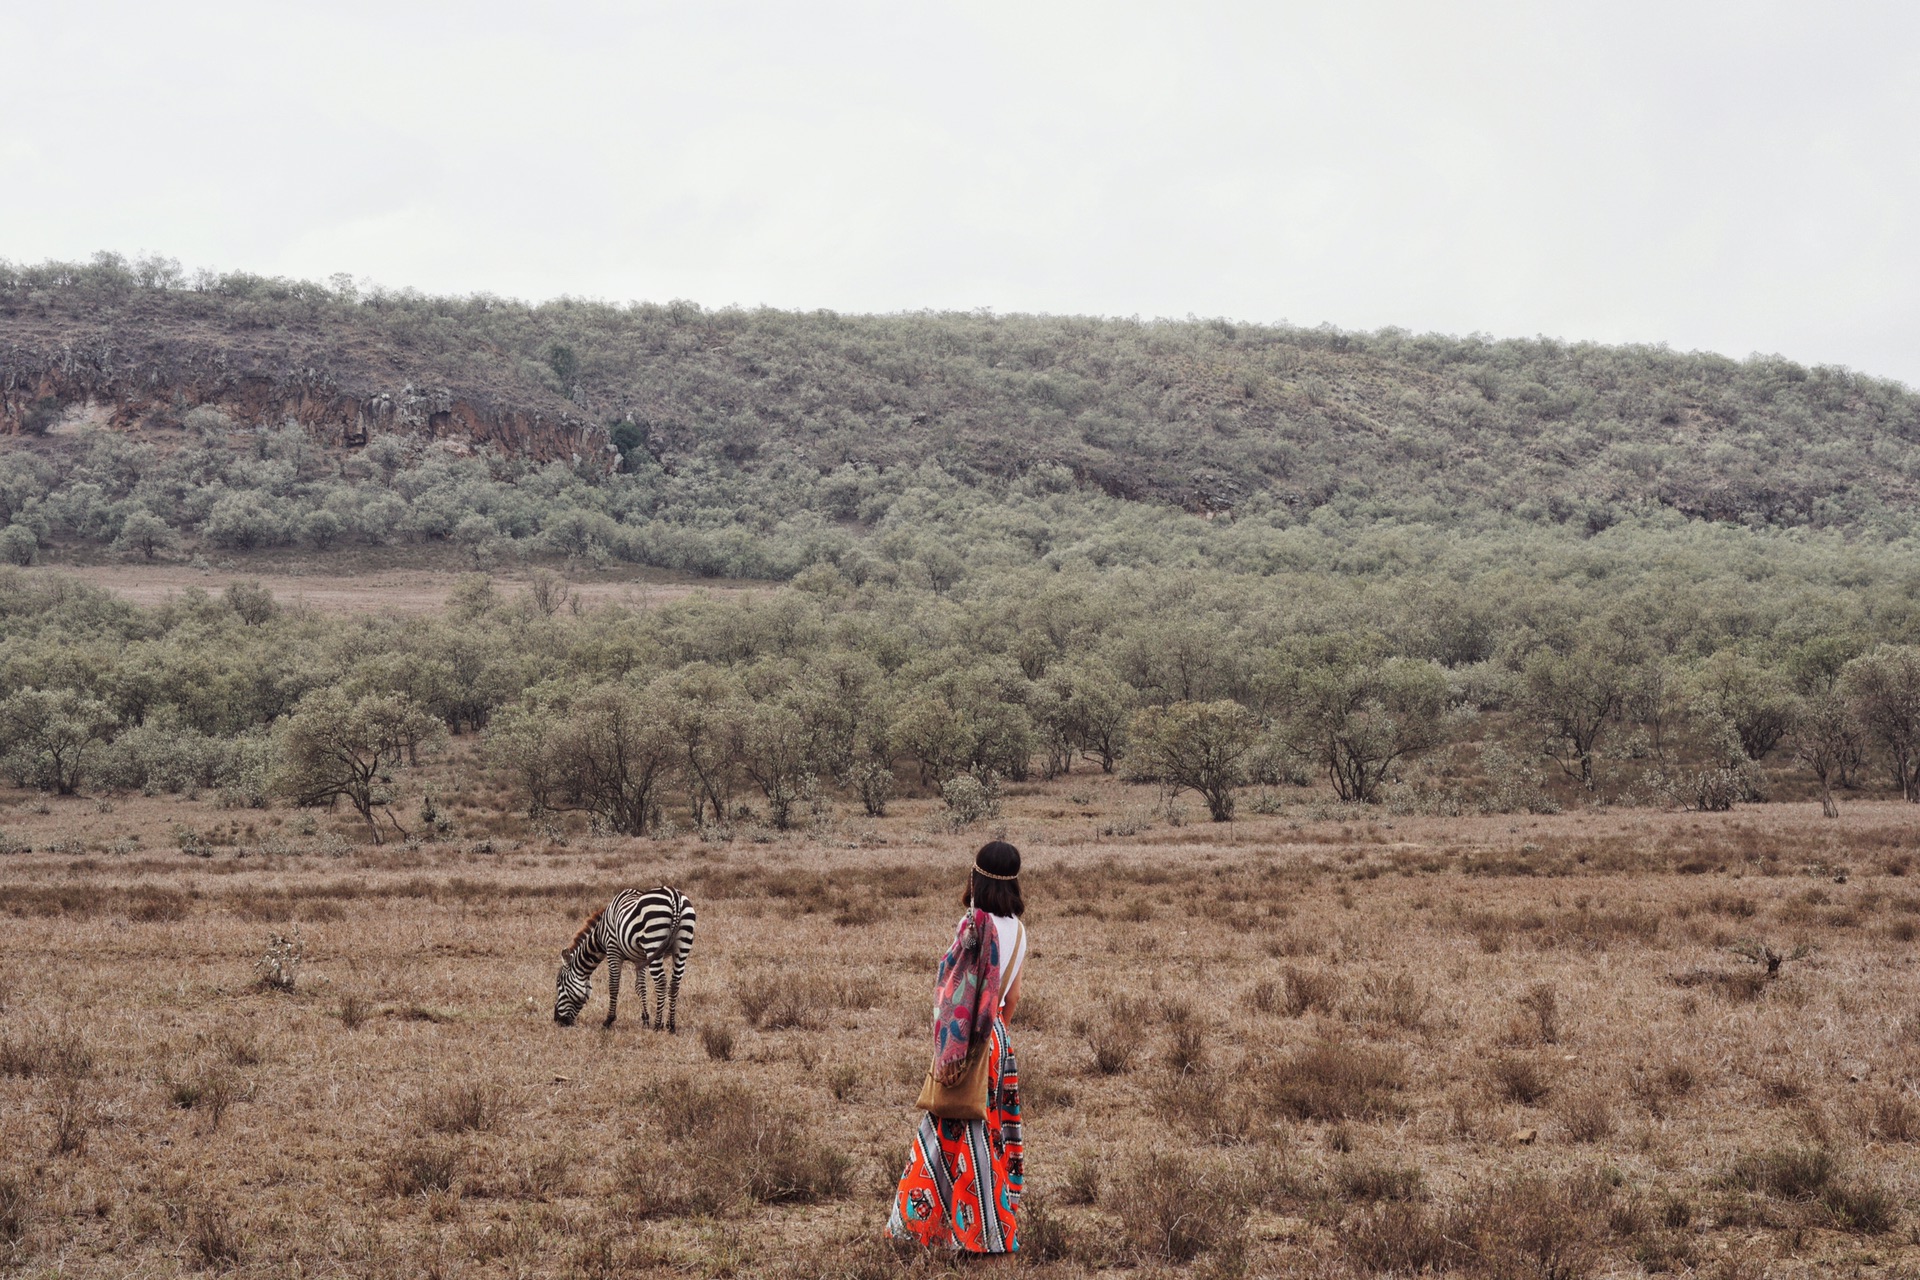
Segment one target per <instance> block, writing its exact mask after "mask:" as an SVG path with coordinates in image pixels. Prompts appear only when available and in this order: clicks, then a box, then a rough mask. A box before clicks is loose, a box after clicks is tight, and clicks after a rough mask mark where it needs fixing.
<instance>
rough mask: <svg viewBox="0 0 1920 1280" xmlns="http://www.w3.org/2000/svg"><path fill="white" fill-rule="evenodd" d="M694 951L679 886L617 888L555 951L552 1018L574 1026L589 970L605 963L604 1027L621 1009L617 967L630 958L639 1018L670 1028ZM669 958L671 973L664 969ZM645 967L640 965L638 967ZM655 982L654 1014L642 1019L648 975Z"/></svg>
mask: <svg viewBox="0 0 1920 1280" xmlns="http://www.w3.org/2000/svg"><path fill="white" fill-rule="evenodd" d="M692 950H693V903H692V902H691V901H690V900H689V899H688V898H687V895H686V894H684V893H682V892H680V891H679V890H678V889H670V888H668V887H667V886H665V885H661V886H660V887H659V888H658V889H649V890H648V891H646V892H645V893H642V892H640V890H638V889H625V890H622V891H621V893H620V895H619V896H618V897H616V898H615V899H614V900H613V901H612V902H610V903H608V904H607V905H606V907H605V909H603V910H601V911H597V912H595V913H594V915H593V917H592V918H591V919H589V920H588V921H587V922H586V924H584V925H582V926H581V928H580V932H579V933H577V934H575V935H574V938H573V944H572V945H571V946H569V947H568V948H567V949H566V950H565V951H562V952H561V953H560V959H561V962H562V963H561V965H560V973H559V976H558V977H557V978H555V979H554V993H553V1020H554V1021H555V1022H557V1023H559V1024H560V1025H561V1026H563V1027H570V1026H572V1025H573V1022H574V1019H575V1018H578V1017H579V1016H580V1010H581V1008H582V1007H583V1006H585V1004H586V1003H587V996H588V995H589V994H591V992H592V990H593V971H594V970H595V969H597V968H599V967H600V962H601V961H602V960H605V961H606V962H607V1021H606V1025H607V1026H609V1027H610V1026H612V1025H613V1019H614V1015H615V1013H617V1012H618V1010H619V1008H620V966H621V964H622V963H623V962H625V961H629V960H631V961H632V962H633V971H634V981H635V982H637V983H639V984H640V1022H641V1025H642V1026H651V1027H653V1028H654V1029H655V1030H665V1031H668V1032H672V1031H673V1030H674V1014H675V1013H676V1012H677V1010H678V1009H679V1005H680V978H681V976H682V975H683V974H685V973H686V971H687V956H688V954H689V953H691V952H692ZM669 957H671V958H672V960H673V976H672V977H671V978H669V977H668V976H667V972H666V965H667V960H668V958H669ZM643 966H644V968H643ZM643 973H644V974H647V975H651V976H652V978H653V985H654V998H653V1018H652V1020H651V1021H649V1020H648V1018H647V979H646V977H644V976H642V974H643Z"/></svg>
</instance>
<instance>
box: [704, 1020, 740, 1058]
mask: <svg viewBox="0 0 1920 1280" xmlns="http://www.w3.org/2000/svg"><path fill="white" fill-rule="evenodd" d="M700 1047H701V1048H703V1049H705V1050H706V1052H707V1057H708V1059H709V1060H711V1061H713V1062H732V1061H733V1028H732V1027H729V1026H726V1025H724V1024H722V1023H718V1022H709V1023H707V1024H706V1025H705V1026H703V1027H701V1028H700Z"/></svg>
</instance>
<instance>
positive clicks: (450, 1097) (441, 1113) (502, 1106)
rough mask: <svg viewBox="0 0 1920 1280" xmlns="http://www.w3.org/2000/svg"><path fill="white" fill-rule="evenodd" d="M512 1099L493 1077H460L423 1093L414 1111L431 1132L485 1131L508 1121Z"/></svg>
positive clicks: (422, 1126) (423, 1125)
mask: <svg viewBox="0 0 1920 1280" xmlns="http://www.w3.org/2000/svg"><path fill="white" fill-rule="evenodd" d="M509 1101H510V1100H509V1098H508V1096H507V1092H506V1090H504V1089H502V1088H501V1087H500V1086H499V1085H497V1084H495V1083H493V1082H492V1081H490V1080H460V1081H455V1082H454V1083H452V1084H449V1085H446V1086H444V1087H442V1088H441V1089H438V1090H436V1091H434V1092H431V1093H426V1094H422V1095H421V1097H420V1099H419V1101H418V1103H417V1104H416V1106H415V1108H414V1113H415V1116H416V1117H417V1118H418V1120H419V1122H420V1127H421V1128H422V1129H425V1130H427V1131H429V1132H432V1133H486V1132H490V1131H492V1130H496V1129H499V1128H501V1127H502V1126H503V1125H505V1123H506V1119H507V1114H508V1110H509Z"/></svg>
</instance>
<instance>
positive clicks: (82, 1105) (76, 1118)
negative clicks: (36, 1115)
mask: <svg viewBox="0 0 1920 1280" xmlns="http://www.w3.org/2000/svg"><path fill="white" fill-rule="evenodd" d="M93 1122H94V1108H93V1104H92V1103H91V1102H89V1101H88V1100H87V1096H86V1093H85V1091H83V1090H82V1089H81V1087H80V1082H79V1081H78V1080H71V1079H69V1080H65V1081H63V1082H62V1083H61V1087H60V1091H59V1093H58V1094H57V1095H56V1096H55V1097H54V1100H53V1150H52V1153H51V1154H53V1155H56V1156H65V1155H81V1154H84V1153H85V1152H86V1149H87V1131H88V1130H89V1129H91V1128H92V1127H93Z"/></svg>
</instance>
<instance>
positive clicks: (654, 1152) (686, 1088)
mask: <svg viewBox="0 0 1920 1280" xmlns="http://www.w3.org/2000/svg"><path fill="white" fill-rule="evenodd" d="M647 1101H648V1106H649V1109H650V1110H651V1112H652V1114H653V1118H654V1121H655V1123H656V1124H657V1125H658V1126H659V1129H660V1134H661V1137H662V1138H664V1140H665V1144H666V1145H665V1149H664V1150H663V1149H661V1147H660V1145H659V1144H657V1143H651V1142H650V1143H643V1144H636V1145H635V1146H633V1147H632V1148H630V1149H629V1150H628V1152H627V1154H626V1156H625V1157H624V1158H623V1159H622V1161H621V1164H620V1167H619V1170H618V1174H617V1181H618V1184H619V1186H620V1189H621V1190H622V1191H624V1192H625V1193H626V1194H627V1195H628V1196H629V1197H630V1198H631V1200H632V1202H633V1209H634V1211H635V1212H636V1213H637V1214H639V1215H640V1216H642V1217H673V1216H684V1215H688V1214H715V1213H719V1212H721V1211H723V1210H725V1209H727V1208H729V1207H731V1206H732V1205H734V1204H736V1203H740V1202H742V1201H745V1202H751V1203H756V1204H814V1203H817V1202H819V1201H822V1200H827V1199H832V1198H834V1197H836V1196H839V1195H842V1194H844V1193H845V1191H846V1190H847V1187H848V1185H849V1183H850V1181H851V1178H852V1173H853V1167H852V1162H851V1161H850V1160H849V1159H848V1158H847V1157H846V1156H845V1155H843V1154H842V1153H841V1152H840V1151H839V1150H838V1149H836V1148H834V1147H832V1146H830V1145H828V1144H825V1143H822V1142H819V1141H818V1140H816V1139H815V1138H814V1137H813V1135H812V1133H811V1132H810V1131H809V1130H808V1128H807V1126H806V1124H805V1121H804V1120H803V1119H802V1117H801V1116H800V1115H798V1114H797V1113H795V1112H790V1111H787V1110H784V1109H782V1108H779V1107H776V1106H774V1105H773V1104H772V1103H770V1102H768V1101H767V1100H766V1099H764V1098H761V1097H759V1096H757V1095H755V1094H753V1093H751V1092H749V1091H748V1090H746V1089H745V1088H742V1087H741V1086H739V1085H736V1084H731V1083H723V1084H716V1085H712V1086H703V1085H700V1084H696V1083H694V1082H693V1081H691V1080H688V1079H685V1078H679V1077H677V1078H674V1079H670V1080H667V1081H665V1082H663V1083H662V1084H660V1085H657V1086H655V1087H654V1088H653V1089H652V1090H651V1091H650V1094H649V1097H648V1100H647Z"/></svg>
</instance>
